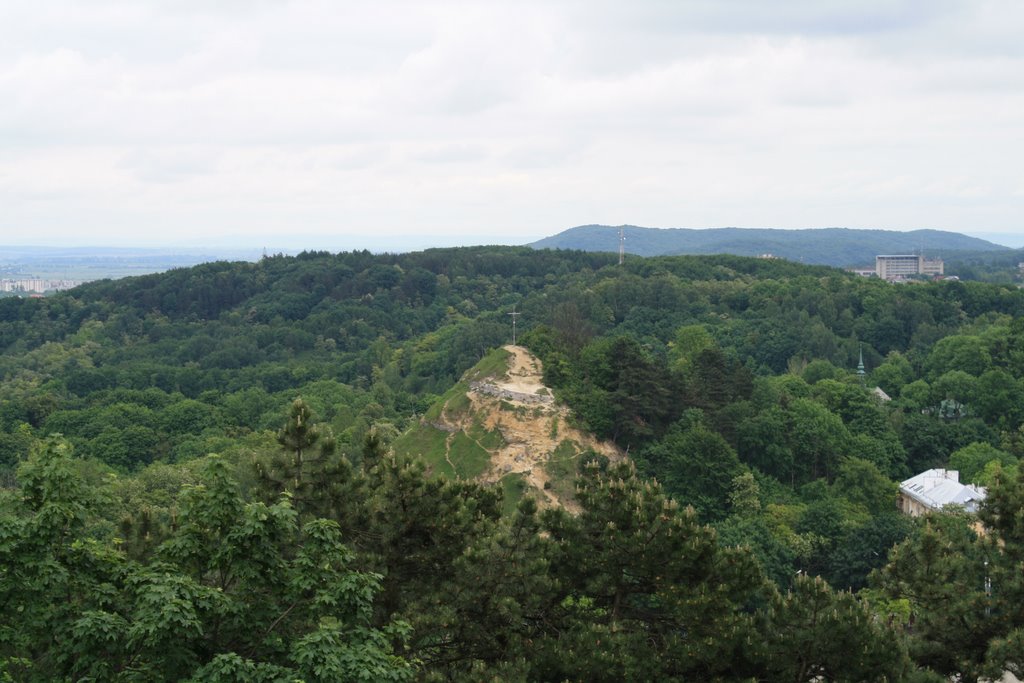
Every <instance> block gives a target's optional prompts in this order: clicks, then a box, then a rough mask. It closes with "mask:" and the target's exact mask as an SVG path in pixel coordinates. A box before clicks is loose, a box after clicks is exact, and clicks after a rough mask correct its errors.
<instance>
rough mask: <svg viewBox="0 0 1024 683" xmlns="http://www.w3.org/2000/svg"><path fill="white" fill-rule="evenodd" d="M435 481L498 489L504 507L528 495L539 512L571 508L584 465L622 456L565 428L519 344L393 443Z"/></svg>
mask: <svg viewBox="0 0 1024 683" xmlns="http://www.w3.org/2000/svg"><path fill="white" fill-rule="evenodd" d="M395 450H396V452H398V453H402V454H409V455H421V456H422V457H424V458H425V459H426V461H427V463H428V466H429V468H430V471H431V473H432V474H434V475H441V474H443V475H445V476H449V477H461V478H463V479H470V480H474V481H477V482H479V483H482V484H500V485H501V486H502V488H503V490H504V491H505V506H506V509H513V508H514V506H515V504H516V503H517V502H518V501H519V499H520V498H521V497H522V496H523V495H524V494H525V493H527V492H530V493H531V494H533V495H534V497H535V498H536V499H537V501H538V503H539V504H540V505H541V506H542V507H563V508H566V509H569V510H575V509H576V503H575V500H574V497H573V493H574V489H575V481H576V475H577V473H578V472H579V470H580V468H581V467H582V466H583V463H585V462H586V461H587V460H589V459H597V460H598V461H600V462H604V463H608V462H616V461H620V460H622V459H623V458H624V457H625V456H623V455H622V453H621V451H620V450H619V449H618V448H617V447H616V446H615V445H614V444H611V443H609V442H605V441H600V440H598V439H596V438H594V436H593V435H591V434H589V433H587V432H584V431H581V430H580V429H577V428H576V427H574V426H572V425H571V422H570V418H569V410H568V408H566V407H565V406H563V405H560V404H558V403H557V402H556V401H555V399H554V396H553V395H552V392H551V389H549V388H548V387H547V386H545V385H544V381H543V372H542V368H541V362H540V360H539V359H538V358H537V357H536V356H534V355H533V354H532V353H530V352H529V351H528V350H527V349H526V348H525V347H523V346H513V345H511V344H509V345H506V346H503V347H501V348H500V349H495V350H494V351H492V352H491V353H490V354H488V355H487V356H485V357H484V358H483V360H481V361H480V362H479V363H477V364H476V365H475V366H474V367H473V368H472V369H470V370H469V371H468V372H466V374H465V375H464V376H463V377H462V379H461V380H460V381H459V382H458V383H457V384H455V386H453V387H452V388H451V390H449V391H448V392H447V393H446V394H445V395H444V396H442V397H441V398H440V399H439V400H438V401H437V402H436V403H435V404H434V405H433V406H431V408H430V409H429V410H428V411H427V413H426V414H425V416H424V417H423V419H422V420H421V421H420V423H419V424H417V425H416V426H414V427H413V428H412V429H411V430H409V431H408V432H406V433H405V434H404V435H403V436H401V437H400V438H399V439H398V440H397V441H396V443H395Z"/></svg>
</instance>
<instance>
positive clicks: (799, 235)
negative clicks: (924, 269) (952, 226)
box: [530, 225, 1007, 267]
mask: <svg viewBox="0 0 1024 683" xmlns="http://www.w3.org/2000/svg"><path fill="white" fill-rule="evenodd" d="M624 234H625V237H626V251H627V252H628V253H630V254H637V255H639V256H660V255H672V254H736V255H739V256H759V255H761V254H773V255H775V256H779V257H781V258H785V259H789V260H791V261H802V262H804V263H816V264H822V265H829V266H840V267H844V266H860V265H873V264H874V262H875V256H876V255H877V254H912V253H919V252H920V250H921V249H924V250H925V253H926V254H929V255H943V254H944V253H946V252H950V251H963V250H970V251H986V250H987V251H1001V250H1006V249H1007V247H1003V246H1000V245H998V244H993V243H992V242H988V241H986V240H982V239H978V238H976V237H968V236H966V235H961V234H959V233H955V232H946V231H943V230H912V231H910V232H897V231H894V230H856V229H851V228H820V229H811V230H779V229H766V228H706V229H691V228H640V227H637V226H634V225H627V226H624ZM530 246H532V247H534V248H535V249H584V250H586V251H610V252H617V251H618V250H619V228H618V227H611V226H607V225H581V226H579V227H576V228H570V229H569V230H565V231H563V232H560V233H558V234H557V235H552V236H551V237H545V238H544V239H542V240H538V241H536V242H533V243H532V244H531V245H530Z"/></svg>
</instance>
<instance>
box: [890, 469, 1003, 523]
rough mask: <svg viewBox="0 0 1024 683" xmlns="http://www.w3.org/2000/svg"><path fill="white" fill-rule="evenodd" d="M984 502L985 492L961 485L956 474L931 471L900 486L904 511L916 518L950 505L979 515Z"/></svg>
mask: <svg viewBox="0 0 1024 683" xmlns="http://www.w3.org/2000/svg"><path fill="white" fill-rule="evenodd" d="M984 500H985V489H984V488H982V487H980V486H975V485H974V484H961V483H960V473H959V472H957V471H956V470H946V469H934V470H928V471H927V472H922V473H921V474H918V475H917V476H914V477H911V478H910V479H907V480H906V481H905V482H903V483H902V484H900V510H902V511H903V512H905V513H906V514H908V515H911V516H914V517H916V516H918V515H922V514H924V513H926V512H930V511H933V510H941V509H943V508H944V507H946V506H947V505H959V506H961V507H963V508H964V509H965V510H967V511H968V512H977V511H978V506H979V505H980V504H981V502H982V501H984Z"/></svg>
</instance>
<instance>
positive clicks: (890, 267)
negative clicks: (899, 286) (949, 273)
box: [875, 254, 945, 280]
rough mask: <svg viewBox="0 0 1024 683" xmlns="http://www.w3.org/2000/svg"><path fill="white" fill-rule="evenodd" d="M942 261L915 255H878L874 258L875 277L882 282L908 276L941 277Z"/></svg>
mask: <svg viewBox="0 0 1024 683" xmlns="http://www.w3.org/2000/svg"><path fill="white" fill-rule="evenodd" d="M944 267H945V266H944V264H943V262H942V259H940V258H934V259H926V258H925V257H924V256H919V255H916V254H879V255H878V256H876V257H875V275H877V276H878V277H880V278H882V279H883V280H902V279H904V278H906V277H907V276H910V275H932V276H934V275H942V274H943V271H944Z"/></svg>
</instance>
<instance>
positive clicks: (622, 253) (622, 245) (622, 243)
mask: <svg viewBox="0 0 1024 683" xmlns="http://www.w3.org/2000/svg"><path fill="white" fill-rule="evenodd" d="M625 259H626V227H625V226H624V225H620V226H619V265H620V266H621V265H622V262H623V261H624V260H625Z"/></svg>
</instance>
